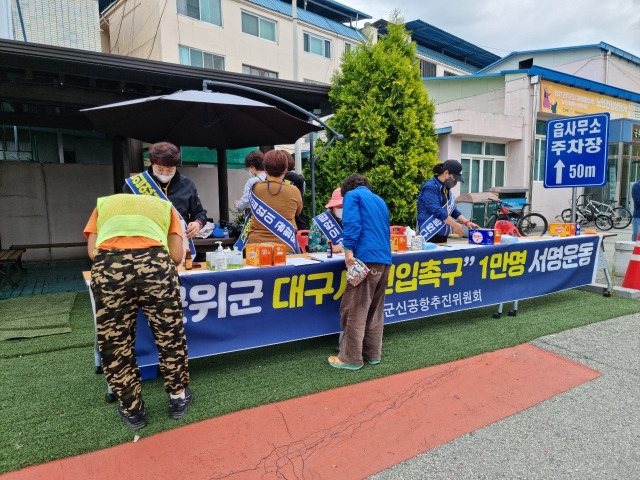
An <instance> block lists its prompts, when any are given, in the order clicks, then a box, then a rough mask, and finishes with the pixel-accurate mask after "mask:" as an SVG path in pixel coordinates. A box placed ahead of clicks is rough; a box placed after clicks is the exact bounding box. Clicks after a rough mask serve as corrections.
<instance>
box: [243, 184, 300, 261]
mask: <svg viewBox="0 0 640 480" xmlns="http://www.w3.org/2000/svg"><path fill="white" fill-rule="evenodd" d="M249 205H250V206H251V214H252V215H253V217H255V220H257V221H258V222H260V223H261V224H262V225H264V226H265V227H266V229H267V230H269V231H270V232H271V233H273V234H274V235H275V236H276V237H278V238H279V239H280V240H282V241H283V242H284V243H285V244H286V245H288V246H289V247H291V249H292V250H293V251H294V252H295V253H300V248H299V247H298V239H297V238H296V229H295V228H294V226H293V225H291V222H289V221H288V220H287V219H286V218H284V217H283V216H282V215H280V214H279V213H278V212H276V211H275V210H274V209H273V208H271V207H270V206H269V205H267V204H266V203H264V202H263V201H262V200H260V199H259V198H258V197H256V196H255V195H254V194H253V191H252V192H251V195H249Z"/></svg>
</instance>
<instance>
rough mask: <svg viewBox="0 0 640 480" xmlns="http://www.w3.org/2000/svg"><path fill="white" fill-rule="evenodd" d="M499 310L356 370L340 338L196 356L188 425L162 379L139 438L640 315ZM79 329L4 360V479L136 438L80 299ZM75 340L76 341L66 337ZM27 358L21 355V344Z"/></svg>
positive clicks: (430, 331) (575, 295)
mask: <svg viewBox="0 0 640 480" xmlns="http://www.w3.org/2000/svg"><path fill="white" fill-rule="evenodd" d="M505 307H507V308H505V314H503V316H502V318H500V319H493V318H491V317H492V314H493V313H494V312H495V311H496V308H495V307H486V308H479V309H474V310H467V311H464V312H458V313H453V314H447V315H439V316H433V317H428V318H424V319H420V320H413V321H408V322H402V323H396V324H392V325H388V326H386V327H385V337H384V344H383V356H382V363H380V364H379V365H376V366H369V365H365V367H364V368H362V369H361V370H357V371H344V370H336V369H334V368H331V367H330V366H329V365H328V364H327V356H328V355H331V354H333V353H334V349H335V346H336V342H337V336H335V335H332V336H328V337H321V338H316V339H310V340H305V341H299V342H292V343H287V344H283V345H276V346H272V347H264V348H259V349H254V350H247V351H241V352H235V353H230V354H225V355H216V356H212V357H207V358H202V359H195V360H192V361H191V362H190V371H191V386H192V388H193V392H194V404H193V405H192V407H190V409H189V412H188V414H187V416H186V417H185V419H184V420H180V421H172V420H170V419H169V418H168V416H167V396H166V394H165V393H164V390H163V386H162V380H161V379H154V380H149V381H145V382H144V383H143V387H142V388H143V396H144V399H145V403H146V406H147V415H148V426H147V427H146V428H144V429H142V430H139V431H138V432H136V433H137V434H138V435H140V436H149V435H152V434H154V433H157V432H160V431H163V430H168V429H171V428H175V427H178V426H180V425H184V424H186V423H190V422H196V421H199V420H204V419H207V418H212V417H216V416H219V415H222V414H225V413H229V412H233V411H237V410H242V409H245V408H250V407H254V406H258V405H264V404H267V403H271V402H275V401H279V400H284V399H288V398H294V397H299V396H302V395H306V394H310V393H315V392H318V391H323V390H327V389H331V388H336V387H340V386H344V385H349V384H353V383H357V382H362V381H366V380H371V379H374V378H380V377H384V376H387V375H392V374H395V373H399V372H404V371H408V370H413V369H417V368H421V367H426V366H430V365H437V364H441V363H444V362H449V361H453V360H457V359H460V358H466V357H469V356H473V355H476V354H479V353H483V352H488V351H494V350H498V349H500V348H505V347H510V346H514V345H518V344H521V343H525V342H527V341H529V340H532V339H535V338H538V337H540V336H543V335H547V334H550V333H555V332H559V331H563V330H567V329H570V328H574V327H578V326H582V325H587V324H589V323H594V322H598V321H601V320H606V319H610V318H615V317H618V316H624V315H628V314H631V313H636V312H637V311H638V309H639V304H638V301H637V300H630V299H626V298H620V297H611V298H605V297H602V296H600V295H597V294H593V293H587V292H583V291H580V290H569V291H565V292H559V293H556V294H552V295H547V296H544V297H540V298H536V299H531V300H525V301H521V302H520V308H519V312H518V315H517V316H516V317H509V316H507V315H506V311H508V308H510V305H506V306H505ZM70 322H71V325H72V328H73V332H72V333H70V334H67V335H56V336H53V337H48V338H47V339H46V341H45V342H42V341H41V340H44V339H28V340H20V341H15V343H13V344H12V345H11V349H12V351H11V352H10V353H9V352H7V351H5V345H4V344H6V343H9V342H3V345H2V347H1V348H2V355H1V357H0V385H2V392H3V394H2V395H1V396H0V408H1V411H2V416H1V417H0V431H1V432H3V441H2V442H0V472H5V471H10V470H15V469H18V468H21V467H24V466H27V465H32V464H37V463H41V462H46V461H49V460H53V459H56V458H61V457H66V456H71V455H77V454H80V453H84V452H89V451H93V450H97V449H100V448H104V447H107V446H111V445H116V444H119V443H124V442H127V441H131V440H132V439H133V437H134V435H135V433H133V432H131V431H129V430H128V429H127V428H126V426H125V425H124V423H123V422H122V421H121V420H119V419H118V418H117V416H116V414H115V405H114V404H107V403H106V402H105V401H104V394H105V393H106V383H105V381H104V378H103V377H102V375H96V374H94V367H93V317H92V314H91V304H90V302H89V296H88V293H84V292H83V293H80V294H79V295H78V298H77V299H76V303H75V305H74V309H73V311H72V314H71V319H70ZM63 337H67V338H63ZM21 346H22V347H24V351H23V352H22V353H21V352H20V347H21Z"/></svg>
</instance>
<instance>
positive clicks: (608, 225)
mask: <svg viewBox="0 0 640 480" xmlns="http://www.w3.org/2000/svg"><path fill="white" fill-rule="evenodd" d="M596 227H598V228H599V229H600V230H604V231H606V230H611V229H612V228H613V222H612V221H611V217H610V216H608V215H602V214H600V215H596Z"/></svg>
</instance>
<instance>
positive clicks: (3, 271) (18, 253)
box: [0, 247, 26, 288]
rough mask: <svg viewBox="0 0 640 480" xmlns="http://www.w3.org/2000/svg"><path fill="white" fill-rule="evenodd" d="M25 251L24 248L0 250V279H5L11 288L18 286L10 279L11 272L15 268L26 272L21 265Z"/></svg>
mask: <svg viewBox="0 0 640 480" xmlns="http://www.w3.org/2000/svg"><path fill="white" fill-rule="evenodd" d="M25 251H26V250H25V249H24V248H13V247H11V248H10V249H6V250H0V278H1V277H5V278H6V279H7V280H8V281H9V284H10V285H11V287H12V288H16V287H17V286H18V284H17V283H16V282H14V281H13V279H12V278H11V271H12V270H13V269H14V268H15V267H16V265H17V266H18V267H20V270H22V271H23V272H26V269H25V268H24V266H23V265H22V254H23V253H24V252H25Z"/></svg>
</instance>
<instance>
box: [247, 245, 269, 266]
mask: <svg viewBox="0 0 640 480" xmlns="http://www.w3.org/2000/svg"><path fill="white" fill-rule="evenodd" d="M245 250H246V261H247V265H251V266H253V267H270V266H272V265H273V245H272V244H270V243H248V244H247V245H246V246H245Z"/></svg>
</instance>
